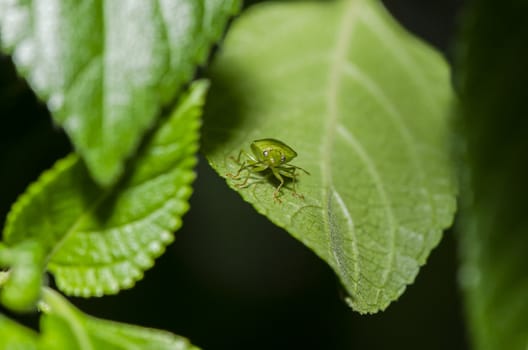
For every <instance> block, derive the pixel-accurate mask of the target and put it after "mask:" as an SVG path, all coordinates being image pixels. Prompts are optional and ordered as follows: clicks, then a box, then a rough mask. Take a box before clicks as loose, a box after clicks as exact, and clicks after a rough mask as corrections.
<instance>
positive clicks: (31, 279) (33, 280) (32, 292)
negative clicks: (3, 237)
mask: <svg viewBox="0 0 528 350" xmlns="http://www.w3.org/2000/svg"><path fill="white" fill-rule="evenodd" d="M44 264H45V254H44V249H43V248H42V246H41V245H40V244H39V243H38V242H37V241H36V240H27V241H24V242H21V243H20V244H17V245H15V246H14V247H12V248H10V247H7V246H5V245H4V244H2V243H0V267H4V268H7V267H9V268H10V270H9V272H5V275H3V276H2V278H0V302H1V303H2V304H3V305H6V306H8V307H9V308H10V309H12V310H16V311H29V310H31V309H34V308H35V306H36V304H37V301H38V299H39V298H40V290H41V288H42V275H43V273H44V269H43V266H44ZM0 349H1V347H0Z"/></svg>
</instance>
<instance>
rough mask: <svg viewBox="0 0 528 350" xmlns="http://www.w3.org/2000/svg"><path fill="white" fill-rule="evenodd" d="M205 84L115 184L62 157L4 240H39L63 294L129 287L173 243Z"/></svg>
mask: <svg viewBox="0 0 528 350" xmlns="http://www.w3.org/2000/svg"><path fill="white" fill-rule="evenodd" d="M206 90H207V83H206V82H204V81H202V82H197V83H195V84H193V85H192V87H191V89H190V91H189V93H187V94H185V95H184V96H183V97H182V98H181V100H180V103H179V105H178V106H177V107H176V108H175V110H174V111H173V112H172V114H171V115H170V117H169V118H167V119H166V120H165V121H164V123H163V125H162V126H160V128H159V129H158V130H157V131H156V133H155V134H154V135H152V137H151V139H150V140H149V141H148V142H147V144H146V145H145V147H144V148H142V149H141V151H140V152H139V154H138V156H137V157H136V159H134V160H133V161H132V162H131V167H130V169H128V171H127V176H126V177H125V178H123V179H122V181H120V182H119V183H118V184H117V185H116V186H114V187H113V188H111V189H102V188H100V187H98V186H97V184H96V183H94V182H93V181H92V180H91V178H90V176H89V174H88V172H87V170H86V168H85V167H84V165H83V163H82V162H81V161H80V160H79V158H78V157H77V156H76V155H71V156H69V157H67V158H65V159H63V160H61V161H59V162H58V163H57V164H56V165H55V166H54V167H53V169H51V170H50V171H48V172H46V173H44V174H43V175H42V176H41V178H40V179H39V180H38V181H37V182H36V183H34V184H33V185H31V186H30V187H29V189H28V191H27V192H26V193H25V194H24V195H23V196H21V198H20V199H19V200H18V201H17V203H15V205H14V206H13V209H12V210H11V212H10V214H9V215H8V218H7V223H6V228H5V231H4V239H5V242H6V244H8V245H9V246H16V245H17V244H21V243H20V242H25V241H27V240H32V241H33V240H34V241H38V243H39V244H40V245H41V247H42V248H43V250H44V252H45V256H46V259H47V263H48V265H47V267H48V269H49V270H50V271H51V272H52V273H53V274H54V275H55V278H56V282H57V285H58V286H59V288H60V289H61V290H63V291H65V292H66V293H69V294H73V295H79V296H92V295H102V294H109V293H117V292H118V291H119V290H120V289H122V288H128V287H131V286H132V285H133V284H134V282H135V281H137V280H139V279H141V278H142V276H143V271H144V270H146V269H148V268H150V267H151V266H152V265H153V259H154V258H156V257H157V256H159V255H160V254H162V253H163V251H164V249H165V246H166V245H167V244H168V243H170V242H172V240H173V232H174V231H175V230H177V229H178V228H179V227H180V226H181V217H182V215H183V214H184V213H185V212H186V211H187V209H188V207H189V204H188V202H187V200H188V198H189V196H190V194H191V191H192V190H191V187H190V184H191V182H192V181H193V179H194V177H195V174H194V172H193V167H194V165H195V163H196V156H195V153H196V151H197V149H198V128H199V125H200V115H201V106H202V104H203V99H204V95H205V92H206Z"/></svg>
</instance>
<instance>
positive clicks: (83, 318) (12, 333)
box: [0, 289, 198, 350]
mask: <svg viewBox="0 0 528 350" xmlns="http://www.w3.org/2000/svg"><path fill="white" fill-rule="evenodd" d="M41 306H42V308H43V310H44V315H43V316H42V317H41V320H40V326H41V327H40V328H41V332H42V334H40V335H38V334H36V333H35V332H33V331H31V330H29V329H26V328H25V327H23V326H21V325H18V324H17V323H15V322H13V321H11V320H9V319H8V318H6V317H5V316H3V315H1V314H0V349H10V350H11V349H13V350H14V349H24V350H26V349H43V350H55V349H57V350H62V349H71V350H76V349H97V350H106V349H112V350H118V349H160V350H162V349H167V350H168V349H174V350H197V349H198V348H196V347H194V346H193V345H192V344H190V343H189V341H188V340H187V339H185V338H182V337H179V336H177V335H174V334H172V333H169V332H166V331H161V330H157V329H150V328H144V327H138V326H133V325H129V324H124V323H117V322H112V321H107V320H102V319H99V318H95V317H90V316H88V315H85V314H83V313H82V312H81V311H80V310H78V309H76V308H75V307H74V306H73V305H71V304H70V303H68V302H67V301H66V300H65V299H64V298H63V297H62V296H60V295H59V294H58V293H56V292H54V291H53V290H51V289H45V290H44V293H43V300H42V303H41Z"/></svg>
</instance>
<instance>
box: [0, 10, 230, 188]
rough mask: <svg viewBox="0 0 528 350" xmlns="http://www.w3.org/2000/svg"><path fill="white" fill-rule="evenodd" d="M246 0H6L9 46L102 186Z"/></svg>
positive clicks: (0, 15)
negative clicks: (243, 0)
mask: <svg viewBox="0 0 528 350" xmlns="http://www.w3.org/2000/svg"><path fill="white" fill-rule="evenodd" d="M239 6H240V1H239V0H227V1H219V0H170V1H165V0H164V1H143V0H128V1H117V2H116V1H102V0H99V1H68V0H60V1H55V0H54V1H50V0H44V1H22V0H18V1H10V0H0V48H1V49H3V50H5V52H7V53H9V54H12V55H13V60H14V62H15V64H16V66H17V68H18V70H19V72H20V73H21V74H22V75H23V76H24V77H25V78H26V79H27V81H28V82H29V84H30V85H31V87H32V88H33V89H34V90H35V92H36V94H37V95H38V96H39V97H40V98H41V99H42V100H43V101H45V102H46V103H47V105H48V108H49V109H50V111H51V112H52V115H53V118H54V119H55V121H56V122H57V123H59V124H60V125H61V126H63V127H64V128H65V130H66V132H67V133H68V135H69V137H70V139H71V140H72V143H73V144H74V145H75V148H76V150H77V151H78V152H79V153H80V154H81V156H82V157H83V159H84V161H85V162H86V164H87V166H88V169H89V171H90V173H91V174H92V176H93V177H94V178H95V179H96V181H97V182H98V183H99V184H102V185H109V184H112V183H115V181H116V180H117V179H118V177H119V176H120V175H121V174H122V173H123V171H124V162H125V159H126V158H128V157H129V156H130V155H131V154H132V153H133V152H134V151H135V150H136V148H137V146H138V144H139V142H140V141H141V139H142V137H143V134H144V132H145V131H146V130H147V129H149V128H150V127H151V126H152V124H153V122H154V120H155V118H156V116H157V115H158V113H159V111H160V109H161V107H163V106H165V105H166V104H167V103H169V102H170V101H172V100H173V99H174V98H175V97H176V94H177V93H178V92H179V91H180V89H181V87H182V85H183V84H185V83H187V82H188V81H189V80H190V79H191V78H192V75H193V73H194V71H195V69H196V67H197V65H199V64H202V63H203V62H204V61H205V59H206V57H207V54H208V52H209V49H210V47H211V45H212V44H213V43H214V42H216V41H217V40H218V39H219V37H220V35H221V34H222V32H223V30H224V27H225V25H226V23H227V20H228V19H229V17H230V16H232V15H233V14H235V13H236V11H237V10H238V8H239Z"/></svg>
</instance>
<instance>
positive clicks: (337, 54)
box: [322, 0, 396, 303]
mask: <svg viewBox="0 0 528 350" xmlns="http://www.w3.org/2000/svg"><path fill="white" fill-rule="evenodd" d="M361 2H362V0H348V1H347V4H346V9H345V11H343V17H342V20H341V23H340V24H339V25H338V29H337V33H338V34H337V42H336V46H335V48H334V55H333V56H332V57H333V62H332V63H331V68H330V71H329V85H328V88H327V91H328V94H327V101H326V103H327V106H328V116H327V118H326V120H327V122H326V126H325V132H324V133H323V142H322V144H323V148H322V159H323V162H322V177H323V184H324V186H323V191H322V197H323V198H322V203H323V217H324V218H325V219H326V220H325V225H326V226H327V230H328V232H329V235H330V242H331V243H332V242H334V241H335V240H336V238H335V237H333V231H332V223H331V220H332V213H331V210H332V208H331V207H330V201H331V196H332V192H333V193H334V194H335V195H336V196H337V198H336V199H337V200H338V203H339V205H340V207H341V210H342V212H343V215H344V216H345V217H346V219H347V225H348V227H349V232H350V235H351V240H350V242H351V243H352V254H353V261H354V270H353V277H352V282H356V283H350V282H351V281H350V279H349V278H348V276H349V273H348V269H347V267H346V265H347V262H346V261H343V257H342V256H340V254H339V253H338V250H339V249H336V248H339V243H338V244H333V245H330V250H331V256H333V257H334V259H335V261H336V263H337V266H338V268H339V269H340V270H341V275H342V277H343V278H346V279H348V283H349V284H350V286H351V287H352V289H353V290H354V291H357V289H358V283H357V282H358V281H359V278H360V275H361V272H360V267H359V250H358V246H357V237H355V232H354V226H353V219H352V217H351V216H350V212H349V210H348V208H347V207H346V204H345V203H344V201H343V200H342V199H341V197H340V196H339V193H338V191H337V189H336V188H335V186H334V184H333V181H332V164H331V159H332V154H333V152H334V151H333V142H332V140H333V139H334V137H335V134H336V132H338V133H339V134H340V135H341V136H342V137H344V138H345V141H347V142H348V143H349V144H350V145H351V146H352V148H353V149H354V150H355V151H356V153H357V154H358V156H359V157H360V159H361V160H362V161H363V162H364V163H365V165H366V168H367V169H368V171H369V173H370V174H371V176H372V179H373V182H374V184H375V187H376V190H377V191H378V193H379V196H380V198H381V200H382V201H383V203H385V205H384V207H385V211H386V216H387V225H388V227H389V234H390V243H389V245H390V248H389V253H388V261H389V265H388V266H387V268H386V269H385V271H383V276H382V283H381V286H385V285H386V283H387V281H388V278H389V274H390V271H391V270H392V266H393V264H394V249H395V231H394V230H395V227H396V220H395V217H394V213H393V212H392V207H391V205H390V200H389V198H388V196H387V193H386V191H385V189H384V186H383V182H382V181H381V177H380V175H379V172H378V171H377V169H376V166H375V165H374V164H373V163H372V161H370V157H369V155H368V154H367V153H366V151H365V150H364V148H363V147H362V146H361V144H360V143H359V141H358V140H357V139H356V138H355V137H354V135H353V134H352V133H351V132H350V131H349V130H348V129H347V128H346V127H345V126H343V125H342V124H340V123H339V117H338V95H339V89H340V87H341V77H342V75H343V71H344V70H345V68H346V65H347V64H348V61H347V60H346V56H347V52H348V50H349V46H350V42H351V41H352V37H353V32H354V28H355V25H356V24H357V22H358V21H359V15H360V13H361V5H362V3H361ZM380 293H381V288H379V287H378V291H377V295H376V303H378V302H379V299H380ZM354 297H356V298H357V297H359V295H354Z"/></svg>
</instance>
